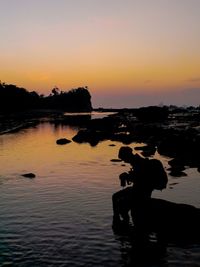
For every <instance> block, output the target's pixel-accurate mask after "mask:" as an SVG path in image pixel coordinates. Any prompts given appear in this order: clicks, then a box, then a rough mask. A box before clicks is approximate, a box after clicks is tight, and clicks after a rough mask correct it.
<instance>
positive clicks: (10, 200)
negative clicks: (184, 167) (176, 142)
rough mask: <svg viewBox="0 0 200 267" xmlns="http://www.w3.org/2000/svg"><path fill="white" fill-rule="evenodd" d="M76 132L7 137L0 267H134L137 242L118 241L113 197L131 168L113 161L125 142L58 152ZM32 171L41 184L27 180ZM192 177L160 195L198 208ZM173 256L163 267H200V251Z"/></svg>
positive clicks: (1, 142)
mask: <svg viewBox="0 0 200 267" xmlns="http://www.w3.org/2000/svg"><path fill="white" fill-rule="evenodd" d="M76 132H77V128H76V127H69V126H66V125H57V126H56V127H54V126H53V124H49V123H41V124H38V125H37V126H36V127H34V128H29V129H25V130H23V131H20V132H17V133H15V134H7V135H1V136H0V162H1V169H0V210H1V212H0V266H4V265H5V264H6V263H9V264H10V266H14V267H15V266H25V267H27V266H33V267H36V266H45V267H46V266H74V267H77V266H78V267H80V266H87V267H90V266H91V267H93V266H99V267H100V266H101V267H102V266H104V267H107V266H112V267H113V266H131V255H132V252H131V250H130V248H131V245H132V244H131V242H130V240H129V238H128V237H127V235H121V236H119V235H116V236H115V235H114V234H113V231H112V227H111V224H112V203H111V196H112V194H113V193H114V192H116V191H118V190H119V188H120V186H119V183H118V175H119V173H121V172H123V171H126V169H127V167H128V166H127V165H126V164H125V166H122V163H121V162H111V159H114V158H116V157H117V154H118V150H119V148H120V146H121V143H118V142H110V141H105V142H100V143H99V144H98V145H97V146H96V147H91V146H90V145H88V144H81V145H80V144H77V143H74V142H71V143H70V144H67V145H65V146H58V145H56V140H57V139H59V138H67V139H70V140H71V139H72V137H73V136H74V135H75V134H76ZM110 144H113V145H114V146H110ZM136 145H138V144H133V145H132V147H134V146H136ZM157 156H159V155H157ZM161 159H162V161H163V162H166V161H165V159H164V158H162V157H161ZM164 164H165V163H164ZM28 172H33V173H35V174H36V178H35V179H32V180H30V179H27V178H24V177H21V174H22V173H28ZM188 178H189V179H187V180H185V178H179V179H178V181H179V182H180V183H179V184H177V185H176V191H175V190H171V189H170V188H167V189H166V192H162V193H160V192H156V194H157V195H159V194H160V195H159V197H162V198H165V199H171V200H174V201H179V202H180V200H181V201H183V202H187V203H191V204H194V205H198V204H200V203H198V201H199V197H198V196H199V190H198V188H199V186H200V181H199V178H198V176H196V173H195V172H194V170H188ZM171 180H172V181H174V180H173V178H171ZM176 181H177V180H176ZM188 191H189V192H190V196H189V195H188V193H187V192H188ZM191 192H192V194H191ZM168 252H169V254H168V256H167V258H166V260H167V264H168V265H164V264H163V265H162V264H160V265H157V266H165V267H166V266H170V267H173V266H182V267H184V266H198V262H199V258H198V255H199V254H198V253H199V252H200V249H199V247H198V246H197V247H195V248H194V247H189V248H188V249H187V253H188V254H187V255H186V254H185V250H184V249H181V248H178V247H173V246H169V247H168ZM188 255H189V256H188ZM9 264H8V265H9ZM186 264H188V265H186ZM133 266H136V265H133ZM155 266H156V265H155Z"/></svg>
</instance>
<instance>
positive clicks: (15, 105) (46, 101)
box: [0, 82, 92, 112]
mask: <svg viewBox="0 0 200 267" xmlns="http://www.w3.org/2000/svg"><path fill="white" fill-rule="evenodd" d="M27 109H59V110H63V111H70V112H83V111H91V110H92V103H91V95H90V93H89V91H88V88H87V87H79V88H76V89H72V90H70V91H67V92H63V91H60V90H59V89H58V88H53V89H52V92H51V94H50V95H49V96H44V95H39V94H38V93H37V92H35V91H32V92H29V91H28V90H26V89H25V88H21V87H17V86H16V85H13V84H6V83H1V82H0V111H2V112H12V111H23V110H27Z"/></svg>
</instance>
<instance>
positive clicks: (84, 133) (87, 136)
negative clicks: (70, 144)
mask: <svg viewBox="0 0 200 267" xmlns="http://www.w3.org/2000/svg"><path fill="white" fill-rule="evenodd" d="M109 137H110V136H109V133H107V132H103V131H96V130H80V131H79V132H78V133H77V135H75V136H74V137H73V138H72V140H73V141H74V142H77V143H89V144H90V145H91V146H96V145H97V144H98V143H99V142H100V141H103V140H107V139H109Z"/></svg>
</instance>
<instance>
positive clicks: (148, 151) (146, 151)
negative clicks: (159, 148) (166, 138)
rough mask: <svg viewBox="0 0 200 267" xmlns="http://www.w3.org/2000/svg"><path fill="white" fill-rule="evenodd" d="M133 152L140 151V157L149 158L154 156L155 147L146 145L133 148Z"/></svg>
mask: <svg viewBox="0 0 200 267" xmlns="http://www.w3.org/2000/svg"><path fill="white" fill-rule="evenodd" d="M135 150H142V155H143V156H144V157H150V156H153V155H154V154H155V152H156V147H155V146H152V145H146V146H140V147H135Z"/></svg>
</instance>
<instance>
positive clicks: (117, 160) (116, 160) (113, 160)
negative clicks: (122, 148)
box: [110, 159, 122, 162]
mask: <svg viewBox="0 0 200 267" xmlns="http://www.w3.org/2000/svg"><path fill="white" fill-rule="evenodd" d="M110 161H112V162H121V161H122V160H121V159H111V160H110Z"/></svg>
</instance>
